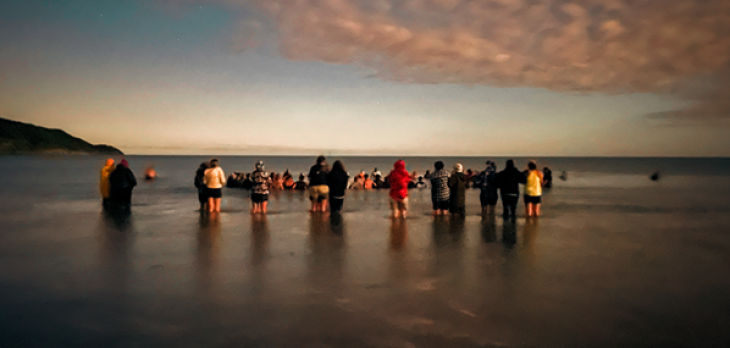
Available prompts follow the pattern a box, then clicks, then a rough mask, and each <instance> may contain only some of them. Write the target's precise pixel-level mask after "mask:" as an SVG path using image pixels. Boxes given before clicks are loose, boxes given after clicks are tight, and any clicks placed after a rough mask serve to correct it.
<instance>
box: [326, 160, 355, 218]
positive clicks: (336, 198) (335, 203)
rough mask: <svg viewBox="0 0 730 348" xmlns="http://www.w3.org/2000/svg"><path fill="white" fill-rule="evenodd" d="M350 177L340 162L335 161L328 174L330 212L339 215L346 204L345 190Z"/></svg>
mask: <svg viewBox="0 0 730 348" xmlns="http://www.w3.org/2000/svg"><path fill="white" fill-rule="evenodd" d="M349 180H350V176H349V175H347V170H346V169H345V166H344V165H343V164H342V162H341V161H340V160H337V161H335V163H334V164H333V165H332V170H331V171H330V172H329V173H327V186H329V199H330V211H331V212H333V213H335V212H336V213H339V212H340V211H342V205H343V204H344V202H345V190H346V189H347V182H348V181H349Z"/></svg>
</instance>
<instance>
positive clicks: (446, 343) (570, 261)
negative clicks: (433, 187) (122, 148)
mask: <svg viewBox="0 0 730 348" xmlns="http://www.w3.org/2000/svg"><path fill="white" fill-rule="evenodd" d="M113 158H114V159H115V160H117V162H118V161H119V159H120V157H118V156H115V157H113ZM125 158H126V159H127V160H128V161H129V163H130V166H131V168H132V170H133V171H134V173H135V174H136V176H137V177H138V182H139V185H138V186H137V188H135V190H134V195H133V205H132V213H131V215H129V216H124V217H119V216H110V215H108V214H104V213H103V212H102V211H101V204H100V203H101V200H100V198H99V194H98V180H99V170H100V169H101V167H102V165H103V162H104V160H105V159H106V157H104V156H39V157H36V156H7V157H0V168H2V171H0V182H2V184H3V188H2V190H0V293H1V294H2V296H0V308H3V310H1V311H0V346H2V347H14V346H23V347H26V346H28V347H77V346H98V347H130V346H135V347H163V346H170V347H173V346H174V347H227V346H249V347H292V346H299V347H309V346H311V347H321V346H332V347H335V346H336V347H383V346H393V347H396V346H398V347H399V346H403V347H410V346H415V347H421V346H429V344H430V345H432V346H438V347H493V346H508V347H509V346H515V347H523V346H530V347H533V346H537V347H542V346H545V347H563V346H585V347H587V346H591V347H603V346H605V347H614V346H667V347H673V346H697V347H725V346H727V344H728V343H730V333H729V332H730V277H728V275H730V159H727V158H534V159H535V160H537V162H538V166H539V167H540V168H542V167H544V166H548V167H550V168H551V169H552V171H553V178H554V181H553V188H552V189H550V190H546V192H545V193H544V196H543V204H542V206H543V213H544V216H542V217H541V218H540V219H538V220H536V221H530V220H525V219H524V213H523V212H522V210H523V207H522V202H520V205H519V207H518V212H520V214H518V218H517V220H516V221H514V222H511V221H503V220H502V218H500V217H496V218H486V219H485V218H482V217H481V216H479V210H480V206H479V199H478V196H479V194H478V190H469V191H468V193H467V214H468V215H467V217H466V218H465V219H464V220H463V221H449V220H448V219H439V218H436V219H434V218H433V217H431V216H430V215H429V214H430V193H429V191H428V190H427V189H426V190H411V191H410V197H411V210H410V214H411V215H410V216H409V218H408V219H406V220H405V221H393V220H391V219H389V218H388V197H387V193H386V192H385V191H378V190H375V191H348V193H347V196H346V199H345V210H344V214H343V215H342V219H337V220H336V221H333V220H332V219H331V218H329V217H321V216H319V215H315V216H310V215H309V214H308V213H307V211H306V210H307V208H308V206H309V202H308V200H307V198H306V197H305V195H304V194H303V193H301V192H290V191H287V192H274V193H272V195H271V201H270V207H269V209H270V212H271V214H269V216H268V217H267V218H265V219H262V218H252V217H251V216H250V215H249V213H248V210H249V209H250V203H249V201H248V199H247V197H248V193H247V192H246V191H244V190H239V189H224V193H223V203H222V209H223V212H222V214H221V215H220V216H218V217H216V218H210V217H207V216H205V215H200V214H199V213H198V212H196V209H197V208H198V203H197V197H196V191H195V188H194V187H193V177H194V173H195V170H196V169H197V167H198V166H199V164H200V163H201V162H202V161H205V160H208V159H209V157H197V156H126V157H125ZM219 158H220V164H221V167H222V168H223V170H224V171H225V172H226V174H230V173H231V172H234V171H237V172H250V171H252V170H253V166H254V162H255V161H256V160H263V161H264V162H265V164H266V169H267V170H269V171H275V172H283V171H284V170H286V169H289V170H290V171H292V172H293V173H294V174H295V176H296V175H298V174H299V173H306V172H307V171H308V169H309V167H310V166H311V165H312V164H314V156H311V157H280V156H276V157H273V156H272V157H267V156H259V157H254V156H221V157H219ZM336 159H340V160H342V161H343V163H344V164H345V166H346V168H347V170H348V171H349V172H350V175H351V176H354V175H355V174H356V173H358V172H359V171H360V170H364V171H365V172H367V173H370V172H371V171H373V169H374V168H375V167H377V168H378V170H380V171H381V172H382V173H383V174H384V175H385V174H387V173H388V171H389V170H390V168H392V165H393V162H394V161H395V160H397V159H398V158H395V157H338V158H335V157H331V158H328V162H329V163H330V164H331V163H333V162H334V160H336ZM403 159H404V160H405V161H406V164H407V169H408V170H409V171H417V172H418V173H419V174H423V173H424V172H425V171H426V170H433V169H432V168H433V163H434V162H435V161H437V160H441V161H443V162H444V163H445V164H446V166H447V168H452V167H453V165H454V164H455V163H457V162H460V163H462V164H463V165H464V166H465V167H466V168H470V169H473V170H479V171H481V170H483V169H484V162H485V161H486V160H488V159H491V160H494V161H495V162H496V163H497V165H498V169H499V170H501V169H503V168H504V163H505V160H506V158H500V157H438V158H436V157H404V158H403ZM514 159H515V162H516V164H517V167H518V168H523V167H525V166H526V163H527V161H528V159H526V158H514ZM149 165H154V168H155V170H156V171H157V173H158V175H159V178H158V179H157V180H155V181H154V182H145V181H144V180H143V179H142V178H141V176H142V174H143V172H144V169H145V167H147V166H149ZM657 171H658V172H659V173H660V179H659V180H658V181H651V180H650V179H649V176H650V175H651V174H652V173H654V172H657ZM562 172H566V174H567V180H561V179H560V178H559V177H560V175H561V173H562ZM500 212H501V206H499V205H498V208H497V213H498V214H499V213H500Z"/></svg>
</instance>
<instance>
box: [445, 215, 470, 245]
mask: <svg viewBox="0 0 730 348" xmlns="http://www.w3.org/2000/svg"><path fill="white" fill-rule="evenodd" d="M450 218H451V222H450V223H449V236H451V242H452V243H454V244H457V243H459V242H461V241H462V240H463V237H464V224H465V220H466V219H465V216H463V215H451V216H450Z"/></svg>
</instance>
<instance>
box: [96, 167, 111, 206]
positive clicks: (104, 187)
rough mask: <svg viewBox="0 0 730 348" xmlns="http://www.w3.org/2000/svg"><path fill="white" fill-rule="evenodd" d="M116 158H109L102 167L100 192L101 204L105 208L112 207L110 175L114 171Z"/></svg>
mask: <svg viewBox="0 0 730 348" xmlns="http://www.w3.org/2000/svg"><path fill="white" fill-rule="evenodd" d="M114 169H115V167H114V160H113V159H111V158H110V159H107V160H106V164H105V165H104V168H101V174H100V177H99V193H100V194H101V206H102V207H103V208H104V209H109V208H110V207H111V201H110V199H109V197H110V195H111V192H110V187H109V175H111V173H112V172H113V171H114Z"/></svg>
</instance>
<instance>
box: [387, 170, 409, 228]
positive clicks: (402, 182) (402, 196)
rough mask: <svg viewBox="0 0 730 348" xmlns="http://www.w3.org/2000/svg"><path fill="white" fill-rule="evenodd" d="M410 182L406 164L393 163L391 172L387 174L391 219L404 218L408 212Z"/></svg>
mask: <svg viewBox="0 0 730 348" xmlns="http://www.w3.org/2000/svg"><path fill="white" fill-rule="evenodd" d="M410 182H411V175H410V174H409V173H408V171H407V170H406V162H405V161H403V160H397V161H395V164H393V170H392V171H391V172H390V174H388V183H389V184H390V193H389V195H390V208H391V210H392V211H393V217H394V218H398V217H401V216H402V217H404V218H405V217H406V214H407V211H408V183H410Z"/></svg>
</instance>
